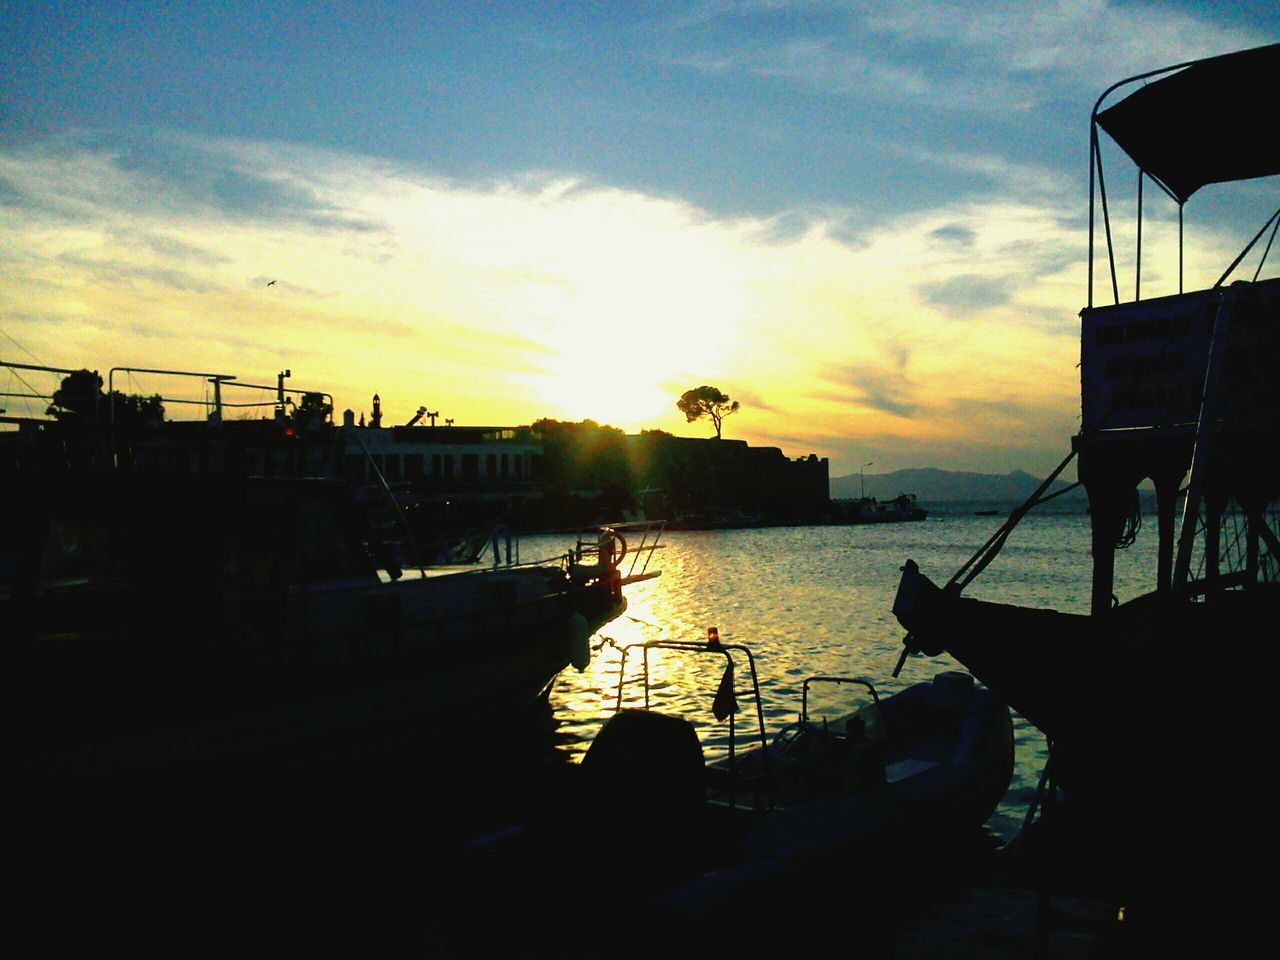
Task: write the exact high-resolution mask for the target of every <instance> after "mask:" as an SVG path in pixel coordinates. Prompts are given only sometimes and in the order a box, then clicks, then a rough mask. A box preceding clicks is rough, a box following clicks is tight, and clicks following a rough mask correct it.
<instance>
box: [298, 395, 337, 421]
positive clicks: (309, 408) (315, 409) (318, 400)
mask: <svg viewBox="0 0 1280 960" xmlns="http://www.w3.org/2000/svg"><path fill="white" fill-rule="evenodd" d="M331 413H333V405H332V404H329V403H326V402H325V399H324V394H322V393H304V394H303V395H302V402H301V403H300V404H298V409H297V410H295V411H294V415H293V418H294V420H295V421H297V423H298V424H299V425H300V426H302V427H303V428H305V429H308V430H318V429H320V427H321V426H322V425H323V424H324V423H326V422H327V421H328V419H329V415H330V414H331Z"/></svg>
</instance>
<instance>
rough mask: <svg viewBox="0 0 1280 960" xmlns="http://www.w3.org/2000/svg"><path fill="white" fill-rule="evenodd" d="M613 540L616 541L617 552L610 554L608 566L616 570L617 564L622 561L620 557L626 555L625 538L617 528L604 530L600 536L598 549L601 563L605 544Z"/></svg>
mask: <svg viewBox="0 0 1280 960" xmlns="http://www.w3.org/2000/svg"><path fill="white" fill-rule="evenodd" d="M614 540H616V541H617V542H618V552H617V553H611V554H610V556H609V566H611V567H613V568H614V569H615V570H616V569H617V568H618V564H620V563H622V558H623V557H625V556H626V555H627V538H626V537H624V536H623V535H622V534H620V533H619V532H618V531H617V530H607V531H604V532H603V533H602V534H601V537H600V547H599V549H600V559H601V562H602V563H603V562H604V557H605V552H604V548H605V544H607V543H609V542H610V541H614Z"/></svg>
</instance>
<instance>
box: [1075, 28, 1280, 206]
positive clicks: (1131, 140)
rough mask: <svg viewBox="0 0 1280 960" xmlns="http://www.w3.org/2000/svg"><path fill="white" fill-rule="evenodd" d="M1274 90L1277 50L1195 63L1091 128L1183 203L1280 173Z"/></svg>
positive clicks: (1278, 79)
mask: <svg viewBox="0 0 1280 960" xmlns="http://www.w3.org/2000/svg"><path fill="white" fill-rule="evenodd" d="M1135 79H1138V78H1135ZM1277 86H1280V43H1276V44H1271V45H1270V46H1266V47H1257V48H1255V49H1253V50H1242V51H1240V52H1239V53H1230V54H1226V55H1224V56H1221V57H1213V58H1210V59H1208V60H1200V61H1197V62H1195V63H1193V64H1191V65H1189V66H1187V67H1186V68H1184V69H1182V70H1179V71H1178V72H1177V73H1173V74H1170V75H1169V76H1165V77H1161V78H1160V79H1158V80H1155V81H1153V82H1151V83H1149V84H1147V85H1146V86H1144V87H1142V88H1141V89H1140V90H1138V91H1137V92H1135V93H1133V94H1131V95H1129V96H1128V97H1126V98H1125V99H1124V100H1121V101H1120V102H1119V103H1117V104H1115V105H1114V106H1111V107H1108V108H1107V109H1106V110H1103V111H1102V112H1101V113H1098V114H1096V117H1095V120H1096V122H1097V123H1098V125H1099V126H1101V127H1102V129H1104V130H1105V131H1107V133H1108V134H1110V135H1111V137H1112V139H1114V140H1115V141H1116V143H1117V144H1119V146H1120V148H1121V149H1122V150H1124V152H1125V153H1127V154H1128V155H1129V157H1130V159H1132V160H1133V162H1134V163H1136V164H1137V165H1138V167H1139V168H1140V169H1141V170H1143V171H1144V172H1145V173H1147V174H1148V175H1150V176H1152V177H1154V178H1155V179H1156V180H1158V181H1159V182H1160V183H1162V184H1163V185H1164V186H1165V187H1166V188H1167V189H1168V191H1169V192H1170V193H1171V194H1172V195H1173V197H1174V198H1175V199H1176V200H1177V201H1178V202H1179V203H1185V202H1186V201H1187V199H1188V198H1190V196H1191V195H1192V194H1193V193H1195V192H1196V191H1197V190H1199V189H1200V188H1201V187H1203V186H1204V185H1205V184H1208V183H1223V182H1227V181H1233V180H1250V179H1253V178H1254V177H1266V176H1271V175H1273V174H1278V173H1280V150H1278V149H1277V148H1276V146H1275V139H1274V137H1275V112H1274V111H1275V107H1274V104H1273V105H1272V106H1271V107H1267V106H1265V104H1266V103H1270V102H1271V96H1272V94H1274V92H1275V90H1276V88H1277ZM1113 89H1114V88H1113ZM1268 90H1270V91H1272V94H1268V93H1267V91H1268Z"/></svg>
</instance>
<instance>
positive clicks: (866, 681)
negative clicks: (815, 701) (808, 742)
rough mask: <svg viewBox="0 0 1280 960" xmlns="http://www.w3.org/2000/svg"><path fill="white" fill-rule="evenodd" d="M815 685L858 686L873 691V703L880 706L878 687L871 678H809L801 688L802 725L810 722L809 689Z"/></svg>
mask: <svg viewBox="0 0 1280 960" xmlns="http://www.w3.org/2000/svg"><path fill="white" fill-rule="evenodd" d="M815 683H832V684H835V685H837V686H840V685H842V684H846V683H852V684H857V685H858V686H861V687H866V688H867V689H868V690H869V691H871V700H872V702H873V703H874V704H875V705H876V706H877V707H879V706H880V694H878V693H876V685H875V684H874V683H872V682H871V679H870V678H869V677H807V678H805V681H804V683H803V684H802V685H801V687H800V723H801V724H802V725H803V724H807V723H808V722H809V687H810V686H811V685H813V684H815Z"/></svg>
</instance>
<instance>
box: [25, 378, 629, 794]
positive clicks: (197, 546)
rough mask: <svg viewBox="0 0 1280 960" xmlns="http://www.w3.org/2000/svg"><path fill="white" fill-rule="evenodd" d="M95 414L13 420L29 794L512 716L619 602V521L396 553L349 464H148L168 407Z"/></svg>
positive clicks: (211, 434) (213, 442) (225, 455)
mask: <svg viewBox="0 0 1280 960" xmlns="http://www.w3.org/2000/svg"><path fill="white" fill-rule="evenodd" d="M99 382H100V381H99ZM105 426H106V425H104V424H102V423H101V422H100V421H99V420H96V419H93V418H68V419H67V420H65V421H64V422H51V421H38V422H30V423H22V424H20V429H19V430H18V431H17V432H15V433H10V434H6V435H5V441H6V442H5V443H4V445H3V448H2V449H3V452H4V456H3V457H0V474H2V475H3V476H4V479H5V488H6V493H7V495H8V496H10V498H11V500H10V505H11V507H12V508H13V509H11V517H10V519H9V521H8V523H7V529H6V536H5V538H4V541H3V544H2V547H3V549H2V550H0V622H3V623H4V624H5V633H6V639H7V640H8V641H9V643H8V647H9V651H10V672H9V676H10V677H11V680H12V681H13V684H14V688H15V690H16V693H15V696H14V698H13V703H14V707H15V709H16V711H17V714H18V715H19V716H20V717H21V718H22V719H21V727H22V731H21V736H19V737H18V738H17V749H16V750H15V751H14V752H13V755H12V757H11V761H10V770H11V771H12V772H13V773H14V775H15V776H16V777H17V778H18V780H19V781H20V782H21V783H22V784H23V785H24V789H27V790H29V791H31V793H32V796H33V798H34V799H33V804H35V805H38V804H39V798H40V797H43V796H47V795H49V794H51V793H52V794H56V793H61V792H66V791H75V790H85V789H86V787H87V786H88V785H91V784H95V783H103V782H107V781H117V780H128V779H130V778H135V777H144V776H148V777H149V776H155V775H159V772H161V771H165V770H170V771H171V770H174V769H179V768H181V769H187V768H191V767H193V766H198V765H213V764H218V765H221V766H219V769H225V765H226V764H230V763H235V762H238V761H240V760H243V761H244V762H245V763H246V764H260V763H263V762H270V760H269V758H272V757H276V758H279V757H288V758H289V762H291V763H293V762H299V763H301V762H303V758H309V759H312V760H314V761H315V762H316V763H318V764H321V765H323V764H326V763H331V762H333V761H332V756H331V753H330V750H329V748H330V746H331V745H332V744H333V742H335V741H337V740H346V741H351V740H355V739H360V738H367V739H368V740H369V741H371V742H374V743H384V742H387V743H389V742H391V741H392V740H394V739H395V738H397V737H400V736H401V735H404V734H410V733H412V734H414V735H418V734H421V735H424V736H425V735H427V734H429V733H430V732H431V731H433V730H434V731H437V732H438V731H439V730H440V728H441V724H442V722H443V721H446V720H451V719H455V718H457V717H459V716H461V715H469V716H472V717H475V718H480V717H493V716H501V715H503V714H506V713H511V712H515V711H516V710H518V709H521V708H523V707H526V706H531V705H534V704H536V703H538V702H539V700H540V698H543V697H545V695H546V693H547V691H548V690H549V688H550V685H551V683H552V681H553V680H554V679H555V677H556V676H557V675H558V673H559V672H560V671H561V670H563V669H565V668H566V667H567V666H569V665H570V664H574V665H576V666H577V667H578V668H579V669H582V668H583V667H585V666H586V663H587V661H588V660H589V657H590V647H589V644H588V638H589V636H590V635H591V634H592V633H593V632H594V631H595V630H596V629H597V628H599V627H600V626H601V625H603V624H605V623H607V622H608V621H610V620H611V619H613V618H614V617H616V616H618V615H619V614H620V613H621V612H622V611H623V610H625V608H626V600H625V597H624V595H623V593H622V588H623V576H622V574H621V573H620V572H619V570H618V563H619V562H620V561H621V560H622V557H623V552H622V550H620V549H619V544H620V542H621V535H619V534H615V533H612V532H609V531H604V532H601V533H599V534H598V535H597V536H596V537H595V539H594V540H592V541H591V542H590V543H585V542H583V541H581V540H580V541H579V543H578V545H577V547H576V548H574V549H570V550H566V551H565V552H564V554H562V555H560V556H558V557H552V558H547V559H544V560H542V561H536V562H517V561H513V560H512V559H511V557H510V554H509V553H508V556H507V560H506V562H502V561H501V560H500V558H499V557H498V555H497V550H496V548H495V555H494V557H493V562H492V564H491V565H490V564H485V565H478V564H465V565H456V564H455V565H436V566H420V567H416V568H408V567H406V566H402V565H401V561H400V560H399V559H398V558H397V557H396V556H395V555H394V553H393V552H392V551H391V550H390V549H388V548H387V544H386V543H385V541H384V540H383V539H382V538H381V537H380V536H379V534H378V532H377V531H376V530H375V529H374V528H373V526H372V525H371V524H370V523H369V522H368V517H367V515H366V514H365V513H364V511H363V510H362V509H361V507H360V504H359V503H358V501H357V499H356V497H355V496H354V495H353V487H352V485H351V484H349V483H347V482H345V481H340V480H332V479H316V478H309V477H298V476H293V477H259V476H245V475H240V474H235V473H232V472H229V471H218V470H215V469H210V468H208V466H207V464H209V463H216V462H223V463H225V462H227V461H230V460H232V459H234V457H233V454H232V452H230V451H228V450H227V449H225V448H224V449H220V450H218V454H219V455H218V456H217V457H209V458H208V460H207V461H206V466H205V468H202V469H198V470H194V471H185V472H184V471H178V472H170V471H167V470H161V469H155V468H154V464H155V463H156V459H155V458H154V457H152V458H150V459H148V458H145V457H143V456H142V454H141V452H140V451H142V450H143V448H146V449H147V450H148V451H150V452H151V453H154V452H155V451H156V450H157V449H161V448H163V447H164V445H165V444H166V443H167V438H168V433H169V431H168V429H167V428H166V426H165V425H164V424H163V423H159V422H157V423H153V424H149V425H147V426H146V427H145V428H142V427H138V428H137V429H136V430H134V431H133V432H132V433H131V432H130V430H128V429H126V426H127V425H126V424H124V423H112V424H111V426H112V428H113V429H111V430H106V429H104V427H105ZM135 426H136V425H135ZM175 426H177V427H180V428H181V429H182V430H183V432H184V434H186V436H184V439H183V444H184V445H185V446H186V448H188V449H190V447H191V445H192V441H191V439H190V436H189V435H190V434H191V433H192V431H191V430H190V429H188V428H193V427H194V428H201V429H203V430H204V431H207V433H208V436H207V438H206V440H207V444H208V446H209V447H210V448H213V447H215V446H218V445H220V444H221V440H220V438H219V437H218V432H217V424H216V422H213V423H206V424H199V423H197V424H191V423H184V424H180V425H175ZM268 426H270V427H271V428H272V429H273V430H276V429H278V427H277V426H275V425H271V424H268ZM287 427H288V424H286V428H287ZM632 559H633V561H634V559H635V557H634V556H633V558H632ZM264 758H266V759H264ZM85 795H86V796H88V795H90V793H88V792H86V794H85Z"/></svg>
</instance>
